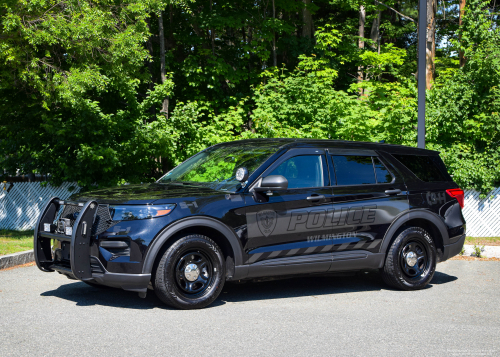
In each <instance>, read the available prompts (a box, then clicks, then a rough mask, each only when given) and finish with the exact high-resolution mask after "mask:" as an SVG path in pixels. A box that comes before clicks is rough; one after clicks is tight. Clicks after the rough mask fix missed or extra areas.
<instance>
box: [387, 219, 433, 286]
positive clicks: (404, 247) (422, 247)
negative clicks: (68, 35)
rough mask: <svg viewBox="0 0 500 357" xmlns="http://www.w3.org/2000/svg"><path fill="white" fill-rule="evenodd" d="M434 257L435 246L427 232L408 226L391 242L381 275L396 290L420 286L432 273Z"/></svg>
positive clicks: (425, 283)
mask: <svg viewBox="0 0 500 357" xmlns="http://www.w3.org/2000/svg"><path fill="white" fill-rule="evenodd" d="M436 257H437V253H436V246H435V244H434V241H433V240H432V238H431V236H430V235H429V233H427V231H425V230H424V229H422V228H420V227H410V228H407V229H405V230H404V231H402V232H401V233H400V234H399V235H398V236H397V237H396V239H395V240H394V242H393V243H392V244H391V247H390V249H389V252H388V254H387V257H386V260H385V265H384V268H383V269H382V278H383V279H384V281H385V282H386V283H387V284H388V285H391V286H393V287H395V288H398V289H402V290H418V289H422V288H423V287H425V286H426V285H427V284H428V283H429V282H430V281H431V280H432V277H433V276H434V272H435V271H436Z"/></svg>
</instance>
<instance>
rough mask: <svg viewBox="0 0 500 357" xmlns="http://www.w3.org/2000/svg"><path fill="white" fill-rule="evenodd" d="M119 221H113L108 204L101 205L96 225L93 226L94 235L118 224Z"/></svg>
mask: <svg viewBox="0 0 500 357" xmlns="http://www.w3.org/2000/svg"><path fill="white" fill-rule="evenodd" d="M117 223H118V221H113V219H112V218H111V215H110V213H109V206H108V205H99V207H97V214H96V217H95V221H94V225H93V226H92V235H93V236H96V235H99V234H101V233H102V232H105V231H107V230H108V229H109V228H111V227H113V226H114V225H115V224H117Z"/></svg>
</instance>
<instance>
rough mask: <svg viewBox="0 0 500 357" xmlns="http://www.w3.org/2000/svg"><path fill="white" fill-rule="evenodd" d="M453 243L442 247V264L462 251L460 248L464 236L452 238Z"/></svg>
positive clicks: (463, 241) (462, 244)
mask: <svg viewBox="0 0 500 357" xmlns="http://www.w3.org/2000/svg"><path fill="white" fill-rule="evenodd" d="M453 241H454V243H452V244H448V245H445V246H444V249H443V258H442V259H441V261H442V262H444V261H445V260H447V259H450V258H451V257H454V256H455V255H458V254H459V253H460V252H461V251H462V248H463V246H464V243H465V234H462V235H461V236H459V237H456V238H454V239H453Z"/></svg>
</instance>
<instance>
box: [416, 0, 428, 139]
mask: <svg viewBox="0 0 500 357" xmlns="http://www.w3.org/2000/svg"><path fill="white" fill-rule="evenodd" d="M426 45H427V0H419V11H418V129H417V142H418V147H419V148H422V149H425V89H426V88H425V87H426V65H425V55H426V53H425V52H426Z"/></svg>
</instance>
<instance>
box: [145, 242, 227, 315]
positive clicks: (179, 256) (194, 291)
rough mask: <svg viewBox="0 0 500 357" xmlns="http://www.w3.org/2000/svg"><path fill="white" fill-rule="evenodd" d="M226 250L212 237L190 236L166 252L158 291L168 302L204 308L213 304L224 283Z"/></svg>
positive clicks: (178, 305) (181, 307) (165, 301)
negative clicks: (224, 251)
mask: <svg viewBox="0 0 500 357" xmlns="http://www.w3.org/2000/svg"><path fill="white" fill-rule="evenodd" d="M225 266H226V265H225V262H224V256H223V254H222V251H221V250H220V248H219V246H217V244H216V243H215V242H214V241H212V240H211V239H210V238H208V237H206V236H203V235H198V234H195V235H189V236H186V237H183V238H181V239H179V240H178V241H176V242H175V243H174V244H172V246H170V248H168V249H167V251H166V252H165V253H164V254H163V256H162V257H161V259H160V262H159V264H158V268H157V269H156V277H155V284H154V287H155V292H156V295H158V297H159V298H160V299H161V300H162V301H163V302H164V303H165V304H167V305H170V306H173V307H176V308H179V309H200V308H203V307H205V306H208V305H209V304H211V303H212V302H213V301H214V300H215V299H216V298H217V296H219V294H220V292H221V291H222V288H223V286H224V281H225V276H226V271H225Z"/></svg>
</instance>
